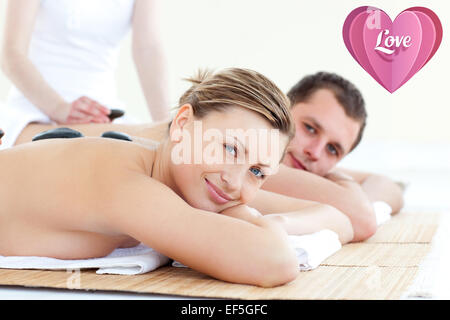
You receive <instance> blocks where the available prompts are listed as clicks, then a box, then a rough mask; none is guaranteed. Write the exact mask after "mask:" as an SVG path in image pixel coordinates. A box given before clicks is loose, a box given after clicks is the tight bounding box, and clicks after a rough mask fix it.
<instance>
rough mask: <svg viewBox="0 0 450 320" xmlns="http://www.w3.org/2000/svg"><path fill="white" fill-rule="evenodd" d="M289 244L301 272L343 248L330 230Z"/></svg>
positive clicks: (313, 267)
mask: <svg viewBox="0 0 450 320" xmlns="http://www.w3.org/2000/svg"><path fill="white" fill-rule="evenodd" d="M289 242H290V243H291V245H292V246H293V247H294V249H295V251H296V253H297V259H298V266H299V268H300V271H308V270H312V269H315V268H317V267H318V266H319V265H320V264H321V263H322V262H323V261H324V260H325V259H326V258H328V257H329V256H331V255H332V254H334V253H335V252H337V251H338V250H339V249H341V247H342V245H341V242H340V241H339V237H338V235H337V234H336V232H334V231H331V230H328V229H324V230H321V231H319V232H315V233H312V234H307V235H302V236H295V235H290V236H289ZM172 266H173V267H186V266H185V265H184V264H182V263H180V262H178V261H173V262H172Z"/></svg>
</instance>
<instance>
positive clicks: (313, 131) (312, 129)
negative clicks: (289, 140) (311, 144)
mask: <svg viewBox="0 0 450 320" xmlns="http://www.w3.org/2000/svg"><path fill="white" fill-rule="evenodd" d="M304 125H305V128H306V130H308V131H309V132H311V133H315V132H316V129H314V128H313V127H311V126H310V125H309V124H307V123H305V124H304Z"/></svg>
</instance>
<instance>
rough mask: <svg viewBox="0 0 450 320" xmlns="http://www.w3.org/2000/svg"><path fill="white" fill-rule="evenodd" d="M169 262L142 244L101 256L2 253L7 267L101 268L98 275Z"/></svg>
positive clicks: (136, 270) (139, 270)
mask: <svg viewBox="0 0 450 320" xmlns="http://www.w3.org/2000/svg"><path fill="white" fill-rule="evenodd" d="M168 262H169V258H167V257H166V256H164V255H162V254H160V253H159V252H156V251H155V250H153V249H152V248H149V247H146V246H145V245H143V244H140V245H138V246H136V247H133V248H120V249H116V250H114V251H113V252H112V253H110V254H109V255H107V256H105V257H102V258H93V259H84V260H61V259H54V258H47V257H19V256H9V257H3V256H0V268H4V269H45V270H64V269H71V270H76V269H98V270H97V271H96V273H98V274H123V275H132V274H141V273H146V272H149V271H152V270H155V269H157V268H159V267H161V266H163V265H165V264H167V263H168Z"/></svg>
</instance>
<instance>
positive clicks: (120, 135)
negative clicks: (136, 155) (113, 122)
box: [102, 131, 133, 141]
mask: <svg viewBox="0 0 450 320" xmlns="http://www.w3.org/2000/svg"><path fill="white" fill-rule="evenodd" d="M102 137H103V138H111V139H119V140H125V141H133V140H131V138H130V136H129V135H127V134H125V133H122V132H117V131H106V132H104V133H103V134H102Z"/></svg>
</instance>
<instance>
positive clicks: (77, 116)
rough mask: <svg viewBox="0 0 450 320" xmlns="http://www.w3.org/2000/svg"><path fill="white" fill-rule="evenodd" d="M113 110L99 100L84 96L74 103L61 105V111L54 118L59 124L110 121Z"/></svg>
mask: <svg viewBox="0 0 450 320" xmlns="http://www.w3.org/2000/svg"><path fill="white" fill-rule="evenodd" d="M110 112H111V111H110V110H109V109H108V108H107V107H105V106H103V105H101V104H100V103H98V102H97V101H95V100H93V99H91V98H89V97H86V96H83V97H80V98H78V99H76V100H75V101H73V102H72V103H65V104H64V105H62V106H60V108H59V113H58V115H56V116H55V117H53V120H55V121H56V122H57V123H59V124H81V123H109V122H111V120H110V119H109V118H108V114H109V113H110Z"/></svg>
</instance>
